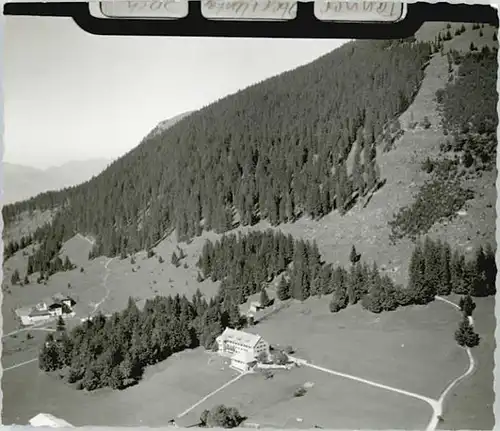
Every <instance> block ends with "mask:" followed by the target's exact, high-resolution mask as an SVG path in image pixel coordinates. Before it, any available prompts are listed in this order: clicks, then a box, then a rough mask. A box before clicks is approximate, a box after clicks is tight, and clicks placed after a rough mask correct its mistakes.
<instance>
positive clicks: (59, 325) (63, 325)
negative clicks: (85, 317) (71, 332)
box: [56, 316, 66, 332]
mask: <svg viewBox="0 0 500 431" xmlns="http://www.w3.org/2000/svg"><path fill="white" fill-rule="evenodd" d="M56 330H57V331H58V332H63V331H65V330H66V323H65V322H64V319H63V318H62V316H59V317H58V318H57V323H56Z"/></svg>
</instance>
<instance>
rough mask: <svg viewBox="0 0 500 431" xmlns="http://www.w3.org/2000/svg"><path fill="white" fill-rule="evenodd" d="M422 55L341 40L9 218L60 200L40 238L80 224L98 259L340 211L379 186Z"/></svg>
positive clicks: (425, 49) (416, 48)
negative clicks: (350, 169) (385, 141)
mask: <svg viewBox="0 0 500 431" xmlns="http://www.w3.org/2000/svg"><path fill="white" fill-rule="evenodd" d="M429 56H430V45H429V44H427V43H420V42H414V41H413V42H411V43H409V42H405V41H397V42H395V41H355V42H350V43H347V44H345V45H343V46H342V47H340V48H338V49H336V50H335V51H333V52H332V53H330V54H327V55H325V56H323V57H321V58H319V59H318V60H316V61H314V62H312V63H310V64H308V65H306V66H303V67H299V68H297V69H296V70H294V71H291V72H286V73H283V74H281V75H279V76H277V77H274V78H271V79H268V80H266V81H264V82H261V83H259V84H256V85H253V86H251V87H249V88H247V89H245V90H242V91H239V92H237V93H236V94H234V95H231V96H228V97H225V98H224V99H222V100H220V101H218V102H216V103H213V104H211V105H209V106H207V107H205V108H203V109H201V110H200V111H198V112H195V113H193V114H191V115H188V116H186V117H185V118H183V119H182V120H180V121H179V122H178V123H176V124H174V125H173V126H172V127H170V128H169V129H167V130H164V131H162V132H160V133H156V134H152V135H150V136H149V137H148V138H147V139H145V140H144V141H143V142H142V143H141V144H140V145H139V146H138V147H137V148H135V149H134V150H132V151H131V152H130V153H128V154H127V155H125V156H124V157H122V158H120V159H119V160H117V161H115V162H114V163H113V164H111V165H110V166H109V168H108V169H106V170H105V171H104V172H103V173H102V174H100V175H98V176H97V177H95V178H93V179H92V180H89V181H88V182H86V183H84V184H83V185H80V186H76V187H71V188H68V189H65V190H63V191H60V192H49V193H44V194H41V195H39V196H37V197H35V198H33V199H30V200H27V201H24V202H21V203H16V204H12V205H7V206H5V207H4V209H3V214H4V219H5V220H6V223H9V222H11V221H12V220H15V219H16V217H17V216H19V215H20V214H21V213H22V212H23V211H33V210H35V209H38V210H44V209H52V208H58V211H57V214H56V215H55V216H54V219H53V221H52V223H51V231H49V232H45V235H44V238H43V241H44V242H47V243H49V242H50V243H51V244H58V242H57V241H56V242H54V240H55V239H56V240H58V237H57V235H56V234H55V231H57V232H62V233H63V239H68V238H70V237H71V236H72V235H74V234H75V233H76V232H81V233H84V234H90V235H92V236H93V237H95V238H97V241H98V242H97V246H96V248H95V250H94V255H104V254H105V255H107V256H117V255H129V254H132V253H135V252H137V251H139V250H143V249H149V248H151V247H152V246H153V245H154V244H156V243H157V242H158V241H160V240H161V239H162V238H164V237H165V235H167V234H169V233H170V232H172V231H173V230H174V229H175V230H176V232H177V233H178V236H179V239H188V238H191V237H193V236H195V235H198V234H199V233H200V232H201V230H202V229H205V230H214V231H216V232H226V231H228V230H230V229H232V228H233V226H234V223H235V220H239V223H241V224H242V225H252V224H254V223H256V222H257V221H259V220H262V219H266V220H268V221H269V222H271V223H272V224H273V225H277V224H279V223H283V222H287V221H293V220H295V219H296V217H298V216H300V215H301V214H308V215H310V216H311V217H313V218H319V217H321V216H323V215H324V214H326V213H328V212H330V211H332V210H333V209H336V208H337V209H339V210H341V211H344V210H345V208H346V205H347V204H348V203H349V201H350V199H351V196H352V194H353V193H354V192H357V193H360V194H363V193H364V192H366V191H367V190H369V189H370V188H371V187H373V185H374V184H376V183H377V181H378V177H379V174H378V168H377V165H376V161H375V155H376V152H377V147H378V145H379V144H380V143H381V137H382V136H383V135H384V130H385V129H386V128H387V127H389V125H390V124H391V123H392V121H393V120H394V119H395V118H397V116H398V114H399V113H400V112H402V111H404V110H405V109H406V108H407V107H408V106H409V104H410V103H411V102H412V100H413V98H414V96H415V94H416V93H417V91H418V89H419V87H420V83H421V81H422V79H423V76H424V69H425V66H426V64H427V62H428V60H429ZM355 142H357V144H358V145H357V148H358V150H357V151H358V152H359V154H357V155H356V162H355V164H356V168H355V170H354V171H355V174H354V175H353V176H349V175H348V173H347V156H348V155H349V153H350V151H351V149H352V146H353V144H354V143H355ZM89 203H90V204H89ZM42 248H43V249H44V250H52V245H51V247H47V246H46V245H44V246H43V247H42ZM50 258H51V256H50V253H48V254H47V256H46V260H48V259H50ZM47 266H48V265H47V264H45V268H46V269H47Z"/></svg>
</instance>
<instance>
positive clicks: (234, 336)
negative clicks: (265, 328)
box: [216, 328, 269, 372]
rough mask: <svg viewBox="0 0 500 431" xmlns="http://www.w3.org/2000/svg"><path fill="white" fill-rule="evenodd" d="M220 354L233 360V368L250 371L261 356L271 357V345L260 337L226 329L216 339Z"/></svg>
mask: <svg viewBox="0 0 500 431" xmlns="http://www.w3.org/2000/svg"><path fill="white" fill-rule="evenodd" d="M216 342H217V348H218V353H219V355H221V356H224V357H227V358H230V359H231V368H234V369H236V370H238V371H244V372H246V371H249V370H251V369H252V368H253V367H255V365H256V364H257V359H258V358H259V357H261V356H265V357H266V358H267V357H269V343H268V342H267V341H265V340H264V339H263V338H262V337H261V336H260V335H257V334H249V333H248V332H243V331H238V330H236V329H231V328H226V329H225V331H224V332H223V333H222V334H221V335H219V336H218V337H217V338H216Z"/></svg>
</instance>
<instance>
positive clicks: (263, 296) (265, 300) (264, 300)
mask: <svg viewBox="0 0 500 431" xmlns="http://www.w3.org/2000/svg"><path fill="white" fill-rule="evenodd" d="M269 301H270V300H269V296H268V295H267V291H266V289H265V288H264V287H263V288H262V290H261V291H260V305H261V306H262V307H267V306H268V305H269Z"/></svg>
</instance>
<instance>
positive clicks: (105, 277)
mask: <svg viewBox="0 0 500 431" xmlns="http://www.w3.org/2000/svg"><path fill="white" fill-rule="evenodd" d="M114 259H115V258H114V257H111V258H109V259H108V260H107V262H106V263H105V264H104V269H105V270H106V274H104V277H103V279H102V282H101V286H102V287H104V290H105V291H106V294H105V295H104V296H103V297H102V299H101V300H100V301H99V302H98V303H97V304H95V305H94V309H93V310H92V312H91V313H90V315H91V316H92V315H94V314H95V313H96V312H97V309H98V308H99V307H100V306H101V305H102V303H103V302H104V301H106V299H108V298H109V294H110V293H111V290H110V288H109V287H108V277H109V274H110V270H109V268H108V266H109V264H110V263H111V262H112V261H113V260H114Z"/></svg>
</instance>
